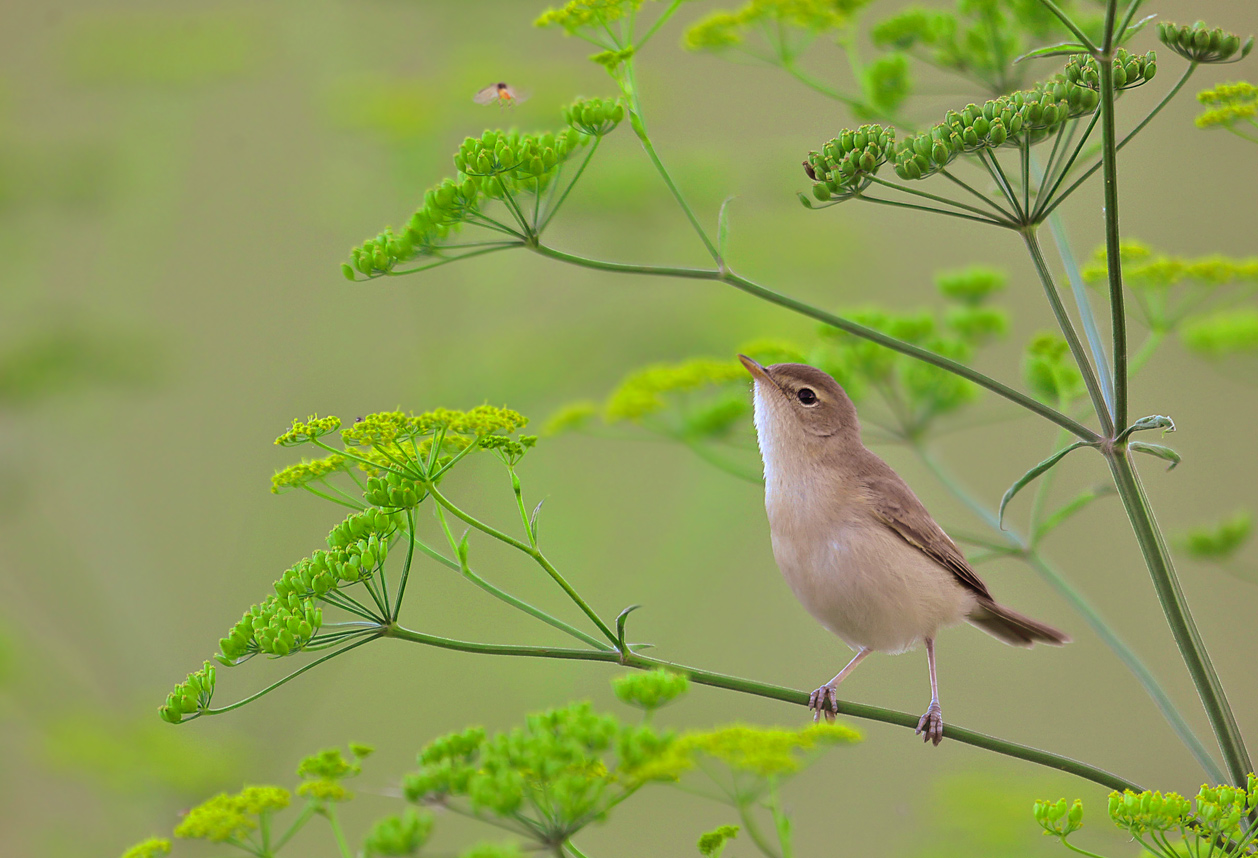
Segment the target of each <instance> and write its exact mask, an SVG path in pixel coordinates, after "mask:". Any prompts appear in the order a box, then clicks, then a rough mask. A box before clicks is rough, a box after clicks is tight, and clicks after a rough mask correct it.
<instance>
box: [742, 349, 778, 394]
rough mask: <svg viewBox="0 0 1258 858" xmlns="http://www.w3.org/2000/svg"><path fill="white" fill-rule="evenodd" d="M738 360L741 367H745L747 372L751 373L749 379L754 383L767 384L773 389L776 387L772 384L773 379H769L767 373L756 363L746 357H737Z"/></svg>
mask: <svg viewBox="0 0 1258 858" xmlns="http://www.w3.org/2000/svg"><path fill="white" fill-rule="evenodd" d="M738 359H739V360H740V361H742V362H743V366H745V367H747V372H749V373H751V377H752V378H754V379H755V380H756V381H764V382H768V383H769V384H772V385H773V386H774V387H777V384H775V383H774V381H773V379H771V378H769V371H768V370H766V369H765V368H764V367H762V366H761V365H760V364H758V363H756V362H755V361H754V360H752V359H751V358H749V357H747V356H746V355H739V356H738Z"/></svg>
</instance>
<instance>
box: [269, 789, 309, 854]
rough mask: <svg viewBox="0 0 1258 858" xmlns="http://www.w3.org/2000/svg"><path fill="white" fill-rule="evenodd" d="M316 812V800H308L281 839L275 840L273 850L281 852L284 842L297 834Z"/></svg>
mask: <svg viewBox="0 0 1258 858" xmlns="http://www.w3.org/2000/svg"><path fill="white" fill-rule="evenodd" d="M314 814H315V802H314V801H313V800H311V801H307V802H306V806H305V807H303V808H302V809H301V813H299V814H298V815H297V818H296V819H294V820H293V824H292V825H290V826H288V830H287V831H285V832H284V833H283V834H282V835H281V836H280V839H279V840H277V841H275V847H274V849H273V851H274V852H279V851H280V850H281V849H283V848H284V844H285V843H287V842H288V841H289V840H291V839H292V836H293V835H294V834H296V833H297V832H298V831H301V829H302V826H304V825H305V824H306V823H307V822H309V821H310V817H312V816H314Z"/></svg>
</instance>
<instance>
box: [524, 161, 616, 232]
mask: <svg viewBox="0 0 1258 858" xmlns="http://www.w3.org/2000/svg"><path fill="white" fill-rule="evenodd" d="M601 142H603V138H602V137H595V138H594V142H593V143H591V144H590V151H588V152H586V153H585V160H583V161H582V162H581V166H580V167H578V168H577V172H576V174H575V175H574V176H573V177H572V181H570V182H569V183H568V185H567V187H565V188H564V191H563V193H562V194H560V195H559V199H558V200H557V201H556V202H555V206H554V208H550V207H549V206H548V207H547V209H548V210H547V212H546V217H545V218H544V219H543V220H542V225H541V226H539V227H538V228H537V234H538V235H541V234H542V232H543V231H545V229H546V227H548V226H549V225H550V222H551V219H552V218H554V216H555V215H556V214H557V213H558V212H559V208H560V206H562V205H563V203H564V200H566V199H568V194H569V193H571V192H572V189H573V188H574V187H576V184H577V180H578V179H580V178H581V174H582V173H584V172H585V168H586V167H587V166H589V164H590V160H591V159H592V158H593V157H594V153H595V152H597V151H598V144H599V143H601Z"/></svg>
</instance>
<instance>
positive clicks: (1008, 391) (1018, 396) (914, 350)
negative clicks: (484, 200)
mask: <svg viewBox="0 0 1258 858" xmlns="http://www.w3.org/2000/svg"><path fill="white" fill-rule="evenodd" d="M530 249H531V250H532V251H533V252H534V253H538V254H540V255H542V256H547V257H550V258H551V259H557V260H559V261H561V262H567V263H569V264H572V265H580V266H582V267H584V268H593V269H596V270H598V271H612V272H616V273H619V274H648V275H655V276H663V277H681V278H685V279H691V280H715V281H718V282H722V283H727V284H729V285H730V286H733V287H734V288H735V289H738V290H740V291H742V292H746V293H747V294H748V295H752V296H754V297H756V298H759V299H761V300H763V301H768V302H769V303H771V304H776V305H778V306H779V307H785V308H786V309H788V310H791V311H793V312H796V313H799V314H800V315H802V316H807V317H808V318H810V319H816V320H817V321H819V322H824V323H825V324H827V325H829V326H831V327H833V328H838V329H839V330H841V331H846V332H847V333H849V334H852V335H853V336H856V337H860V338H862V339H866V340H870V341H872V342H875V343H878V344H879V345H881V346H885V347H886V348H889V349H891V350H892V351H896V352H899V353H900V354H905V355H908V356H909V357H912V358H915V359H916V360H920V361H923V362H925V363H928V364H930V365H932V366H937V367H939V368H940V369H942V370H945V371H947V372H951V373H953V374H954V375H959V376H961V377H962V378H964V379H966V380H968V381H972V382H974V383H975V384H977V385H978V386H980V387H983V388H986V389H987V390H990V391H992V392H993V393H996V394H998V395H1000V396H1003V397H1004V398H1005V399H1008V400H1009V401H1011V402H1014V403H1016V404H1017V405H1020V406H1022V407H1023V408H1025V409H1027V410H1028V411H1033V412H1035V413H1036V414H1038V415H1040V416H1041V417H1043V418H1045V419H1046V420H1049V421H1051V422H1052V423H1055V424H1057V425H1058V426H1061V427H1062V428H1063V429H1066V430H1068V431H1069V432H1070V433H1071V434H1072V435H1076V436H1078V437H1079V438H1082V439H1084V440H1086V441H1092V442H1095V441H1099V440H1101V436H1100V435H1098V434H1097V433H1096V432H1094V431H1092V430H1091V429H1089V428H1088V427H1086V426H1084V425H1083V424H1082V423H1080V422H1079V421H1077V420H1075V419H1074V418H1072V417H1069V416H1067V415H1065V414H1062V413H1061V412H1060V411H1057V410H1056V409H1054V408H1051V407H1049V406H1047V405H1045V404H1044V403H1042V402H1040V401H1039V400H1037V399H1034V398H1032V397H1030V396H1027V395H1026V394H1025V393H1022V392H1021V391H1018V390H1014V389H1013V388H1012V387H1009V386H1008V385H1006V384H1004V383H1002V382H999V381H997V380H996V379H994V378H991V377H989V376H986V375H984V374H983V373H981V372H978V371H977V370H974V369H971V368H970V367H968V366H966V365H965V364H963V363H960V362H958V361H955V360H952V359H951V358H946V357H944V356H943V355H937V354H935V353H934V352H931V351H928V350H926V349H924V348H921V347H920V346H915V345H913V344H912V343H906V342H904V341H903V340H898V339H896V338H895V337H891V336H888V335H886V334H884V333H882V332H881V331H877V330H874V329H873V328H869V327H866V326H865V325H860V324H857V323H856V322H853V321H851V320H850V319H845V318H843V317H842V316H836V315H835V314H834V313H827V312H826V311H825V310H822V309H820V308H819V307H814V306H812V305H811V304H807V303H805V302H803V301H800V300H798V299H795V298H791V297H790V296H788V295H783V294H782V293H780V292H776V291H774V290H772V289H769V288H768V287H766V286H761V285H760V284H759V283H756V282H755V281H752V280H749V279H747V278H746V277H742V276H740V275H738V274H735V273H734V272H732V271H729V270H725V271H721V270H718V269H712V268H671V267H664V266H653V265H633V264H629V263H623V262H608V261H606V260H602V259H590V258H587V257H583V256H577V255H575V254H571V253H565V252H564V251H562V250H556V249H555V248H553V247H548V246H546V245H544V244H543V245H538V246H536V247H531V248H530Z"/></svg>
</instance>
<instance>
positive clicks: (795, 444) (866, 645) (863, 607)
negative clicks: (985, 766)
mask: <svg viewBox="0 0 1258 858" xmlns="http://www.w3.org/2000/svg"><path fill="white" fill-rule="evenodd" d="M739 359H740V360H741V361H742V362H743V365H744V366H746V367H747V370H748V371H749V372H750V373H751V375H752V378H753V379H755V422H756V437H757V440H758V442H759V444H760V457H761V458H762V459H763V460H764V483H765V492H764V504H765V509H766V510H767V511H768V514H769V531H770V534H771V536H772V540H773V556H774V558H775V559H776V560H777V564H778V567H779V568H780V569H781V570H782V576H783V577H784V578H786V583H787V584H788V585H790V588H791V590H792V591H793V592H794V593H795V597H796V598H797V599H799V601H800V602H801V603H802V604H803V606H804V607H805V608H806V609H807V610H808V613H810V614H812V615H813V617H815V618H816V619H817V620H818V622H820V623H821V624H822V625H823V626H825V627H826V628H827V629H829V630H830V631H832V632H834V633H835V634H836V635H838V636H839V637H840V638H842V639H843V640H844V641H845V642H846V643H847V645H848V646H850V647H852V648H853V649H855V650H856V656H855V657H854V658H853V659H852V660H851V662H849V663H848V665H847V666H846V667H844V668H843V669H842V670H841V671H839V673H838V675H837V676H835V677H834V678H833V679H831V680H830V681H829V682H827V683H826V684H825V685H823V686H821V687H820V688H818V689H817V690H816V691H814V692H813V693H812V696H811V698H810V699H809V701H808V707H809V709H811V710H812V711H813V718H814V719H816V718H818V717H820V715H821V714H823V713H824V714H825V716H826V718H827V719H833V718H834V714H835V711H836V709H837V707H838V686H839V683H840V682H842V681H843V680H844V679H845V678H846V677H847V676H848V674H850V673H851V672H852V671H853V670H854V669H855V668H856V666H857V665H858V664H860V663H861V662H862V661H863V660H864V659H865V657H866V656H868V655H869V654H870V653H871V652H887V653H901V652H905V651H906V650H909V649H913V648H914V647H916V646H917V645H918V644H919V643H925V644H926V663H927V665H928V666H929V668H930V708H928V709H927V710H926V714H924V715H922V718H921V720H920V721H919V722H918V724H917V733H918V734H920V735H922V737H923V739H924V740H928V741H931V742H934V743H935V744H936V745H938V744H939V743H940V741H942V740H943V713H942V711H941V710H940V707H939V683H938V680H937V679H936V675H935V636H936V634H937V633H938V632H939V630H940V629H941V628H944V627H945V626H952V625H957V624H958V623H961V622H962V621H964V622H968V623H970V624H971V625H975V626H978V627H979V628H980V629H982V630H983V631H985V632H987V633H988V634H990V635H992V636H993V637H995V638H998V639H1000V640H1002V641H1004V642H1005V643H1007V644H1012V645H1014V646H1026V647H1029V646H1031V645H1032V644H1033V643H1036V642H1037V641H1038V642H1042V643H1049V644H1058V645H1059V644H1064V643H1068V642H1069V641H1070V638H1068V637H1067V636H1066V635H1064V634H1062V633H1061V632H1059V631H1057V630H1056V629H1054V628H1052V627H1051V626H1047V625H1044V624H1043V623H1040V622H1037V621H1036V620H1032V619H1031V618H1029V617H1025V616H1023V615H1022V614H1019V613H1018V612H1017V611H1014V610H1011V609H1010V608H1006V607H1005V606H1004V605H1001V604H998V603H997V602H996V600H995V599H993V598H992V595H991V593H990V592H988V590H987V585H986V584H984V583H983V581H982V579H981V578H979V577H978V575H977V574H975V572H974V570H973V569H972V568H970V564H969V563H967V562H966V560H965V556H964V555H963V554H962V553H961V551H960V549H958V548H957V546H956V544H955V543H954V542H953V541H952V540H951V539H949V538H948V535H947V534H946V533H944V531H943V528H941V527H940V526H939V525H938V524H936V523H935V520H934V519H933V518H931V516H930V513H928V512H927V511H926V507H925V506H923V505H922V502H921V501H920V500H918V499H917V495H915V494H913V490H912V489H910V488H909V487H908V485H907V484H906V483H905V482H904V480H902V479H900V476H899V474H897V473H896V472H895V471H893V470H892V469H891V466H890V465H888V464H887V463H886V462H884V461H883V460H882V459H880V458H879V457H878V456H876V455H875V454H873V453H872V452H870V451H869V450H867V449H866V448H865V445H864V444H863V443H861V432H860V422H859V421H858V420H857V418H856V406H855V405H853V404H852V400H851V399H850V398H849V397H848V395H847V393H846V392H844V390H843V388H842V387H841V386H840V385H839V383H838V382H836V381H835V380H834V379H833V378H831V377H830V376H829V375H827V374H826V373H824V372H822V371H821V370H819V369H816V368H815V367H811V366H807V365H805V364H799V363H780V364H775V365H773V366H769V367H765V366H761V365H760V364H758V363H756V362H755V361H754V360H752V359H751V358H749V357H746V356H744V355H739Z"/></svg>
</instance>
